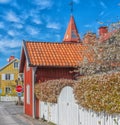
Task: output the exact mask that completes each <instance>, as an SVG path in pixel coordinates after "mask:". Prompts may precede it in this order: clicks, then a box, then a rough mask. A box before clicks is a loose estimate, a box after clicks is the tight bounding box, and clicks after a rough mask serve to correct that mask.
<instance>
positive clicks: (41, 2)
mask: <svg viewBox="0 0 120 125" xmlns="http://www.w3.org/2000/svg"><path fill="white" fill-rule="evenodd" d="M34 4H36V5H38V6H39V9H41V10H42V9H46V8H47V9H48V8H51V7H52V5H53V2H52V0H34Z"/></svg>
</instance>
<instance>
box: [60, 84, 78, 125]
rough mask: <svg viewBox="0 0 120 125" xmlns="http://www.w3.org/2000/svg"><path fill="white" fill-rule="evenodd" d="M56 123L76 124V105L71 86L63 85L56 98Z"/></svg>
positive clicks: (64, 124)
mask: <svg viewBox="0 0 120 125" xmlns="http://www.w3.org/2000/svg"><path fill="white" fill-rule="evenodd" d="M58 105H59V106H58V107H59V109H58V110H59V111H58V112H59V115H58V116H59V123H58V125H78V105H77V104H76V103H75V98H74V94H73V88H71V87H69V86H67V87H64V88H63V89H62V91H61V93H60V96H59V98H58Z"/></svg>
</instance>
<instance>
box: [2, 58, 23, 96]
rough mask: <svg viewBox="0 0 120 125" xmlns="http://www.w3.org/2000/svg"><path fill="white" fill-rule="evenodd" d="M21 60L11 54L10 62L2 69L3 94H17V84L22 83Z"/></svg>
mask: <svg viewBox="0 0 120 125" xmlns="http://www.w3.org/2000/svg"><path fill="white" fill-rule="evenodd" d="M18 69H19V60H18V59H17V58H15V57H14V56H11V57H10V58H9V60H8V64H7V65H5V66H4V67H2V68H1V69H0V89H1V95H2V96H6V95H10V96H16V95H17V93H16V85H17V84H21V83H20V80H19V70H18Z"/></svg>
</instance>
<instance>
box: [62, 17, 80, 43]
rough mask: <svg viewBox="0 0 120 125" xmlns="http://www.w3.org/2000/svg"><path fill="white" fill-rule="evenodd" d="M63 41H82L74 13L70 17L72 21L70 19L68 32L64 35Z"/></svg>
mask: <svg viewBox="0 0 120 125" xmlns="http://www.w3.org/2000/svg"><path fill="white" fill-rule="evenodd" d="M63 42H64V43H68V42H69V43H80V42H81V40H80V36H79V34H78V30H77V27H76V23H75V20H74V17H73V15H71V17H70V21H69V24H68V27H67V30H66V33H65V35H64V39H63Z"/></svg>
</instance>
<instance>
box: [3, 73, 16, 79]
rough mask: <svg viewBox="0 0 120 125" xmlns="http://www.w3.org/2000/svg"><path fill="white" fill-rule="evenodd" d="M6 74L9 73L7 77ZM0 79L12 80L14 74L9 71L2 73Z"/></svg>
mask: <svg viewBox="0 0 120 125" xmlns="http://www.w3.org/2000/svg"><path fill="white" fill-rule="evenodd" d="M7 75H9V79H8V78H7ZM2 80H14V74H10V73H6V74H2Z"/></svg>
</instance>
